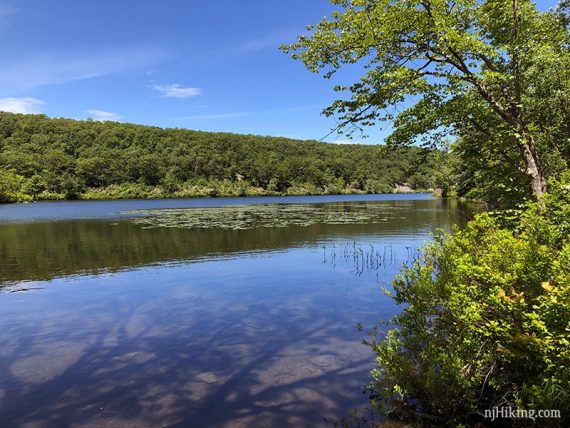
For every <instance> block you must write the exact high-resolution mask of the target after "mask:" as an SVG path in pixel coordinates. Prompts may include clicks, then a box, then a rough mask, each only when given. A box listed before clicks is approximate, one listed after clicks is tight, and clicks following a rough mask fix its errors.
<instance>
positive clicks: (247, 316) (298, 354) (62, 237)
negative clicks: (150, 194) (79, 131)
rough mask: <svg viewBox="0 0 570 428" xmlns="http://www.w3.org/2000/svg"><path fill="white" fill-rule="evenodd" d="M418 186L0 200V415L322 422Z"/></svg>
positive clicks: (412, 241)
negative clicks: (409, 191) (400, 191)
mask: <svg viewBox="0 0 570 428" xmlns="http://www.w3.org/2000/svg"><path fill="white" fill-rule="evenodd" d="M469 215H470V210H469V209H468V207H465V206H463V205H460V204H459V203H458V202H456V201H446V200H441V199H434V198H432V197H431V196H430V195H427V194H414V195H366V196H323V197H292V198H236V199H191V200H146V201H98V202H52V203H35V204H27V205H4V206H0V367H1V368H2V369H1V370H0V421H2V426H8V427H11V426H38V427H44V426H45V427H52V426H53V427H56V426H57V427H59V426H73V427H75V426H77V427H81V426H105V427H115V426H116V427H126V426H133V427H144V426H149V427H155V426H192V427H217V426H220V427H221V426H231V427H241V426H243V427H246V426H247V427H250V426H254V427H255V426H331V424H333V423H335V422H338V421H339V420H340V418H342V417H344V416H346V415H349V414H351V412H352V411H353V409H361V408H364V407H366V405H367V404H368V403H367V397H366V395H364V394H363V393H362V387H363V385H365V384H366V383H367V382H368V381H369V371H370V369H371V368H373V366H374V357H373V355H372V353H371V351H370V349H368V348H367V347H366V346H364V345H362V344H361V343H360V341H361V340H362V339H363V333H361V332H359V331H358V329H357V324H358V323H362V324H363V325H364V327H368V328H371V327H373V326H375V325H376V323H377V321H378V320H380V319H387V318H389V317H390V316H392V315H394V314H395V313H397V311H398V310H399V308H398V307H396V306H395V305H394V304H393V302H392V301H391V300H390V299H389V298H388V297H386V296H385V295H384V294H383V293H382V292H381V288H382V287H389V286H390V283H391V281H392V279H393V278H394V275H395V274H396V273H397V272H398V271H399V269H400V267H401V265H402V264H403V263H409V262H411V261H412V260H413V259H414V257H415V256H416V255H417V251H418V248H419V247H420V246H421V245H422V243H423V242H425V241H426V240H429V239H430V234H431V233H432V231H433V230H435V229H437V228H443V229H447V230H449V229H450V228H451V227H452V225H454V224H458V225H461V224H463V223H464V221H465V220H466V218H467V217H468V216H469Z"/></svg>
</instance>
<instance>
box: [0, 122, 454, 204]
mask: <svg viewBox="0 0 570 428" xmlns="http://www.w3.org/2000/svg"><path fill="white" fill-rule="evenodd" d="M445 156H446V155H445V154H443V153H441V152H437V151H430V150H425V149H419V148H415V147H411V148H389V147H386V146H367V145H357V144H351V145H344V144H343V145H336V144H326V143H319V142H316V141H297V140H290V139H286V138H277V137H260V136H253V135H236V134H229V133H211V132H199V131H190V130H185V129H161V128H156V127H149V126H140V125H130V124H124V123H117V122H94V121H78V120H70V119H51V118H48V117H46V116H44V115H22V114H12V113H0V199H1V200H2V201H3V202H10V201H22V200H37V199H73V198H85V199H94V198H123V197H124V198H132V197H166V196H175V197H185V196H241V195H254V194H321V193H357V192H364V193H378V192H391V191H393V190H394V188H395V186H397V185H401V184H407V185H409V186H410V187H411V188H413V189H428V188H434V187H437V186H441V183H442V180H443V173H442V171H441V168H440V165H441V164H442V163H443V159H444V157H445Z"/></svg>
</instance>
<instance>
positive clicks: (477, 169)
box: [283, 0, 570, 203]
mask: <svg viewBox="0 0 570 428" xmlns="http://www.w3.org/2000/svg"><path fill="white" fill-rule="evenodd" d="M331 3H332V4H334V5H335V6H338V8H337V10H336V11H334V12H333V13H332V15H331V17H330V18H324V19H323V20H322V21H321V22H320V23H318V24H317V25H314V26H310V27H308V29H309V31H310V34H308V35H302V36H300V37H299V39H298V41H297V43H294V44H292V45H289V46H284V47H283V49H284V50H285V51H286V52H288V53H291V54H292V56H293V58H295V59H300V60H301V61H303V63H304V64H305V66H306V67H307V68H308V69H309V70H311V71H313V72H320V71H321V70H325V77H327V78H329V77H331V76H332V75H333V74H334V73H335V72H336V71H337V70H339V69H341V68H343V67H345V66H349V65H351V64H356V63H358V64H361V65H363V66H364V69H365V70H366V72H365V74H364V76H362V77H361V79H360V81H358V82H356V83H354V84H352V85H349V86H336V87H335V90H337V91H339V92H345V93H347V96H346V97H344V98H341V99H339V100H337V101H335V102H334V103H333V104H332V105H331V106H330V107H329V108H327V109H326V110H325V114H327V115H336V116H337V117H338V119H339V122H340V127H341V130H343V129H344V130H345V132H348V133H350V132H354V131H355V130H362V128H363V127H364V126H369V125H374V124H376V123H381V122H385V121H387V122H393V124H394V132H393V134H392V135H391V136H390V137H389V138H388V141H389V142H390V143H392V144H417V143H424V144H427V145H430V146H433V145H439V144H444V143H446V141H447V137H448V136H452V137H454V138H458V139H459V143H458V146H457V147H456V149H457V156H458V157H459V158H460V163H459V165H460V167H461V169H460V170H458V171H457V174H456V175H457V178H458V180H459V183H458V184H459V186H458V187H459V189H458V192H459V194H460V195H466V196H470V197H478V198H480V197H484V198H488V199H489V200H491V201H493V202H498V203H510V202H512V201H513V200H516V199H517V198H519V197H520V195H521V194H522V195H524V196H529V195H531V194H534V195H540V194H541V193H543V192H544V191H545V190H546V181H545V180H546V178H545V177H551V176H552V175H553V174H557V173H559V172H560V171H562V170H564V168H566V167H568V162H569V161H570V125H569V124H570V102H569V99H570V49H568V47H569V46H570V33H569V31H568V22H569V19H568V2H567V1H565V2H563V3H562V4H561V6H560V8H559V9H558V10H549V11H546V12H540V11H539V10H538V9H537V7H536V5H535V4H534V2H532V1H531V0H518V1H517V2H513V1H496V0H484V1H477V0H459V1H452V2H450V1H448V0H409V1H404V0H331ZM496 180H499V182H498V184H499V188H498V189H493V188H492V187H493V184H495V182H496ZM471 192H472V193H471ZM495 198H497V199H499V200H497V201H496V200H495Z"/></svg>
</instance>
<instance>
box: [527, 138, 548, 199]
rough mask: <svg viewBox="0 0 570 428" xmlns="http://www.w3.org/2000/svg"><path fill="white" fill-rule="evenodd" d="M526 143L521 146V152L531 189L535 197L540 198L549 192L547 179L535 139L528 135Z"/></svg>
mask: <svg viewBox="0 0 570 428" xmlns="http://www.w3.org/2000/svg"><path fill="white" fill-rule="evenodd" d="M525 141H526V143H524V144H522V145H521V152H522V155H523V158H524V162H525V165H526V173H527V175H528V176H529V177H530V187H531V190H532V193H533V195H534V196H535V197H537V198H540V197H541V196H542V194H543V193H545V192H547V191H548V187H547V185H546V177H545V176H544V171H543V170H542V167H541V165H540V159H539V156H538V152H537V150H536V144H535V142H534V138H533V137H532V136H530V135H526V138H525Z"/></svg>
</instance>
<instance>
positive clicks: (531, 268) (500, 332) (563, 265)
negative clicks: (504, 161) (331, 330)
mask: <svg viewBox="0 0 570 428" xmlns="http://www.w3.org/2000/svg"><path fill="white" fill-rule="evenodd" d="M569 178H570V176H566V177H565V180H561V181H560V182H555V183H553V185H552V193H551V194H550V195H547V196H546V197H545V198H544V200H542V201H540V202H534V203H531V204H529V206H528V207H527V209H526V210H525V211H524V212H522V213H521V214H520V217H519V220H518V224H517V225H516V227H515V228H514V229H509V228H505V227H501V225H500V223H499V221H498V220H497V219H496V218H494V217H493V216H491V215H489V214H487V213H485V214H481V215H479V216H477V217H476V218H475V219H474V220H473V221H471V222H470V223H469V224H468V225H467V227H466V228H465V229H463V230H455V231H454V233H453V234H452V235H450V236H444V235H443V234H440V235H438V236H436V239H435V241H434V242H432V243H430V244H428V245H427V246H426V248H425V251H424V252H423V255H422V256H421V257H420V258H419V259H418V260H417V261H416V262H415V263H414V264H413V265H412V266H410V267H405V268H404V270H403V272H402V273H401V274H400V275H399V276H398V277H397V278H396V280H395V282H394V284H393V287H394V290H393V292H392V293H390V294H391V295H392V297H393V298H394V299H395V301H396V302H397V303H398V304H402V305H405V307H404V309H403V311H402V312H401V313H400V314H399V315H397V316H396V317H395V318H394V319H393V320H392V321H393V322H394V323H395V328H392V329H391V330H389V331H388V333H387V334H386V337H385V338H384V340H382V341H376V339H375V338H374V337H373V340H372V341H371V342H370V343H369V344H370V345H371V346H372V347H373V349H374V351H375V352H376V355H377V363H378V365H377V367H376V368H375V369H374V370H373V373H372V374H373V378H374V381H373V383H372V384H371V392H372V394H371V399H372V401H373V403H374V404H375V405H376V407H377V408H378V409H380V410H381V411H382V412H385V413H390V414H392V415H393V416H395V415H397V416H398V417H400V418H403V419H418V418H420V419H423V418H424V417H425V418H428V419H427V420H429V421H430V423H447V424H449V423H452V424H457V423H474V422H476V420H477V419H478V418H481V417H482V415H483V413H484V410H485V409H491V408H493V407H495V406H511V407H513V408H517V409H559V410H561V411H562V412H564V411H565V410H566V409H570V342H569V334H570V236H569V233H570V186H568V185H566V184H564V183H568V182H570V180H568V179H569ZM562 417H563V418H566V419H562V420H550V423H554V424H558V423H560V424H563V423H565V422H567V421H568V417H569V416H568V414H566V415H564V413H563V414H562ZM540 422H541V423H542V424H546V423H549V421H548V420H541V421H540Z"/></svg>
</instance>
